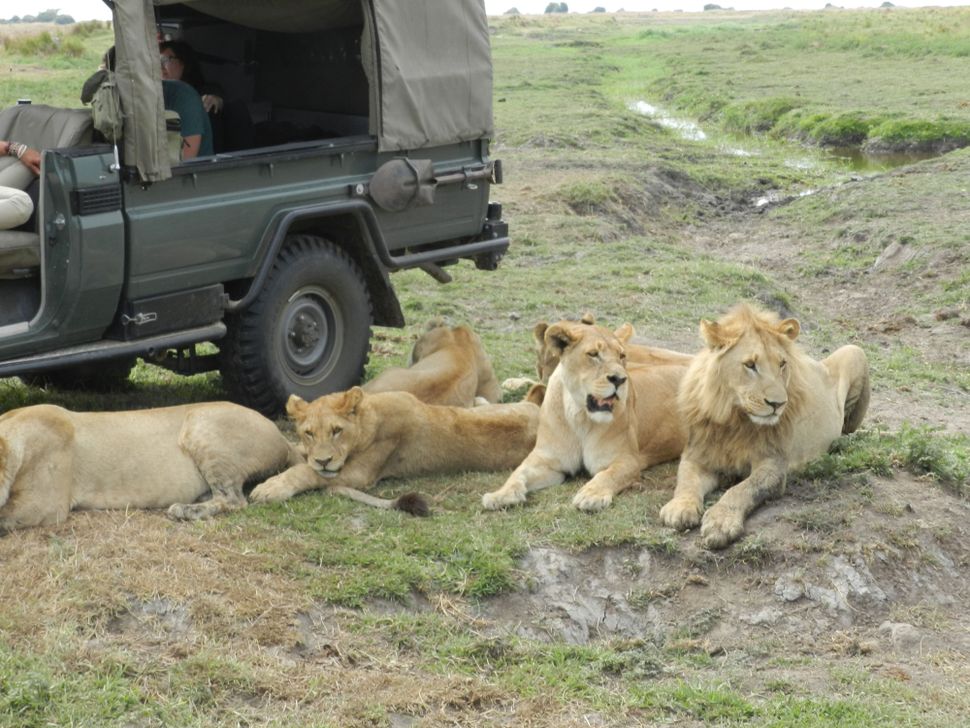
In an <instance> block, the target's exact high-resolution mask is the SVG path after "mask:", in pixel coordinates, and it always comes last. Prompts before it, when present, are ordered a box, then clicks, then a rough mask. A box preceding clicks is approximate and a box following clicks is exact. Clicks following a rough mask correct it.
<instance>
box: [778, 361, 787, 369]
mask: <svg viewBox="0 0 970 728" xmlns="http://www.w3.org/2000/svg"><path fill="white" fill-rule="evenodd" d="M778 366H780V367H781V368H782V369H784V368H785V367H787V366H788V361H787V360H785V359H782V360H781V364H779V365H778Z"/></svg>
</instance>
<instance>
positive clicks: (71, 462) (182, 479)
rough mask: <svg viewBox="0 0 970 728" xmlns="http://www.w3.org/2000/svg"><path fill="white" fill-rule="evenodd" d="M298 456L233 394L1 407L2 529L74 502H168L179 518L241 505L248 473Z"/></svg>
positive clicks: (61, 513)
mask: <svg viewBox="0 0 970 728" xmlns="http://www.w3.org/2000/svg"><path fill="white" fill-rule="evenodd" d="M296 462H298V457H297V456H296V454H295V453H294V452H292V448H291V447H290V445H289V443H287V441H286V440H285V439H284V438H283V436H282V435H281V434H280V431H279V430H278V429H277V428H276V425H274V424H273V423H272V422H271V421H269V420H268V419H266V418H265V417H263V416H262V415H261V414H259V413H258V412H254V411H253V410H250V409H246V408H245V407H241V406H239V405H236V404H231V403H229V402H209V403H204V404H189V405H181V406H178V407H163V408H161V409H149V410H137V411H132V412H70V411H68V410H65V409H62V408H61V407H56V406H54V405H48V404H41V405H35V406H33V407H24V408H22V409H16V410H12V411H10V412H7V413H6V414H4V415H3V416H0V531H5V530H13V529H16V528H24V527H27V526H40V525H49V524H52V523H58V522H60V521H63V520H64V519H65V518H67V514H68V512H69V511H71V510H73V509H106V508H164V507H166V506H169V509H168V514H169V515H170V516H172V517H173V518H178V519H195V518H205V517H207V516H212V515H215V514H217V513H222V512H224V511H231V510H235V509H237V508H242V507H243V506H244V505H246V498H245V496H244V495H243V486H244V485H245V484H246V483H247V482H250V481H254V480H257V479H262V478H265V477H266V476H267V475H270V474H272V473H276V472H279V471H280V470H283V469H284V468H285V467H287V466H288V465H292V464H294V463H296ZM210 492H211V493H212V498H211V500H208V501H205V502H202V503H195V502H194V501H196V500H197V499H198V498H199V497H200V496H203V495H206V494H208V493H210Z"/></svg>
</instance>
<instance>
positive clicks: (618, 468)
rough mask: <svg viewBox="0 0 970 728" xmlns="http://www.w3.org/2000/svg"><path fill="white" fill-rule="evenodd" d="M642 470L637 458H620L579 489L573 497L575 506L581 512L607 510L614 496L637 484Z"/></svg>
mask: <svg viewBox="0 0 970 728" xmlns="http://www.w3.org/2000/svg"><path fill="white" fill-rule="evenodd" d="M640 470H641V467H640V462H639V461H638V460H637V459H636V458H632V457H624V458H618V459H617V460H615V461H613V462H612V463H610V465H609V467H607V468H605V469H603V470H601V471H599V472H598V473H596V475H594V476H593V477H592V478H591V479H590V481H589V482H588V483H586V485H584V486H583V487H582V488H580V489H579V492H578V493H576V495H575V496H573V505H574V506H576V507H577V508H578V509H579V510H581V511H601V510H603V509H604V508H607V507H608V506H609V505H610V504H611V503H612V502H613V498H614V496H616V495H617V494H618V493H620V492H621V491H624V490H626V489H627V488H629V487H630V486H631V485H633V483H634V482H636V479H637V476H639V475H640Z"/></svg>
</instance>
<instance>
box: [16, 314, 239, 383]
mask: <svg viewBox="0 0 970 728" xmlns="http://www.w3.org/2000/svg"><path fill="white" fill-rule="evenodd" d="M225 335H226V325H225V324H224V323H222V322H221V321H220V322H218V323H215V324H210V325H208V326H200V327H198V328H195V329H186V330H184V331H176V332H174V333H170V334H163V335H159V336H151V337H146V338H144V339H138V340H135V341H108V340H102V341H96V342H94V343H93V344H81V345H79V346H71V347H68V348H66V349H58V350H56V351H50V352H45V353H43V354H37V355H35V356H28V357H23V358H21V359H10V360H8V361H5V362H3V363H2V364H0V377H14V376H17V375H19V374H34V373H36V372H44V371H49V370H51V369H61V368H63V367H71V366H75V365H77V364H87V363H89V362H94V361H99V360H102V359H115V358H117V357H123V356H141V357H145V358H154V357H155V356H156V355H157V354H158V353H159V352H163V351H165V350H167V349H175V348H178V347H183V346H188V345H189V344H197V343H199V342H202V341H216V340H217V339H221V338H222V337H223V336H225Z"/></svg>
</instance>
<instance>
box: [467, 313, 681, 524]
mask: <svg viewBox="0 0 970 728" xmlns="http://www.w3.org/2000/svg"><path fill="white" fill-rule="evenodd" d="M632 333H633V329H632V327H631V326H630V325H629V324H626V325H624V326H623V327H621V328H620V329H618V330H617V331H616V332H613V333H611V332H610V331H609V330H608V329H605V328H603V327H602V326H596V325H595V324H590V323H583V322H572V321H561V322H559V323H557V324H553V325H552V326H549V327H548V328H547V329H546V330H545V331H544V340H545V346H547V347H548V348H549V350H550V351H551V352H554V353H555V354H556V356H557V358H558V359H559V364H558V366H556V367H555V369H554V370H553V372H552V374H551V376H550V377H549V384H548V387H547V389H546V392H545V396H544V397H543V400H542V409H541V412H540V415H539V432H538V435H537V439H536V446H535V449H533V450H532V452H531V453H529V456H528V457H527V458H526V459H525V460H524V461H523V462H522V464H521V465H520V466H519V467H518V468H516V470H515V471H514V472H513V473H512V475H511V476H510V477H509V479H508V480H507V481H506V482H505V484H504V485H503V486H502V487H501V488H500V489H498V490H497V491H494V492H492V493H486V494H485V495H484V496H483V497H482V505H483V506H484V507H485V508H488V509H496V508H503V507H505V506H510V505H515V504H517V503H522V502H524V501H525V499H526V495H527V494H528V493H529V492H530V491H533V490H538V489H540V488H546V487H548V486H551V485H557V484H559V483H561V482H563V481H564V480H565V479H566V477H567V476H570V475H574V474H576V473H578V472H579V471H580V470H586V472H588V473H590V474H591V475H592V476H593V477H592V479H591V480H590V481H589V482H588V483H586V485H584V486H583V487H582V488H581V489H580V490H579V492H578V493H577V494H576V496H575V497H574V498H573V504H574V505H575V506H576V507H577V508H581V509H583V510H588V511H595V510H599V509H602V508H605V507H606V506H608V505H609V504H610V503H611V502H612V501H613V497H614V496H615V495H617V494H618V493H619V492H620V491H622V490H624V489H625V488H628V487H629V486H630V485H632V484H633V483H634V482H635V481H636V479H637V478H638V476H639V474H640V471H641V470H643V469H644V468H647V467H649V466H651V465H656V464H657V463H661V462H664V461H666V460H672V459H674V458H676V457H677V456H678V455H679V454H680V452H681V450H682V449H683V447H684V429H683V427H682V425H681V423H680V420H679V418H678V416H677V409H676V394H677V387H678V385H679V383H680V380H681V378H682V377H683V375H684V372H685V371H686V370H687V368H686V366H684V365H683V364H660V365H647V364H629V365H627V364H626V352H625V347H624V344H625V343H626V341H627V340H628V339H629V338H630V336H631V335H632ZM541 373H542V371H541V368H540V375H541Z"/></svg>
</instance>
